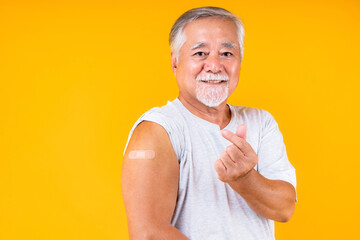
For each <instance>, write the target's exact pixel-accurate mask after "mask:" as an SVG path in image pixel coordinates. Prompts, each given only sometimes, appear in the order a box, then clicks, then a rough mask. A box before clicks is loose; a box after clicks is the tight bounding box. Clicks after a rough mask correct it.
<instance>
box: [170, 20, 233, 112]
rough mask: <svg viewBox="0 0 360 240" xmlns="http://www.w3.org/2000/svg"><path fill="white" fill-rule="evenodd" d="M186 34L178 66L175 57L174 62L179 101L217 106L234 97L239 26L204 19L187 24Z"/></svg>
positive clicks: (173, 55)
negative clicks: (237, 27)
mask: <svg viewBox="0 0 360 240" xmlns="http://www.w3.org/2000/svg"><path fill="white" fill-rule="evenodd" d="M184 34H185V37H186V41H185V43H184V45H183V46H182V48H181V50H180V53H179V58H178V59H179V62H177V59H176V55H175V54H174V53H172V59H171V60H172V66H173V71H174V74H175V77H176V80H177V83H178V86H179V89H180V95H179V97H180V98H183V99H185V100H186V101H188V102H190V103H196V102H197V103H198V102H201V103H202V104H204V105H206V106H208V107H215V106H218V105H220V104H221V103H222V102H224V101H225V100H226V99H227V98H228V97H229V96H230V95H231V94H232V93H233V91H234V90H235V88H236V86H237V84H238V80H239V73H240V46H239V42H238V36H237V29H236V26H235V24H234V23H233V22H232V21H229V20H225V19H221V18H211V17H210V18H202V19H198V20H195V21H193V22H190V23H188V24H187V25H186V26H185V28H184ZM174 66H176V68H174Z"/></svg>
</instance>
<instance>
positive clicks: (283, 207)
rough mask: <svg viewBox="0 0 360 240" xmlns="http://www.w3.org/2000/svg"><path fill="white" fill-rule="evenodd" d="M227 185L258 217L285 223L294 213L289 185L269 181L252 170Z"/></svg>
mask: <svg viewBox="0 0 360 240" xmlns="http://www.w3.org/2000/svg"><path fill="white" fill-rule="evenodd" d="M229 185H230V186H231V187H232V188H233V189H234V190H235V191H236V192H238V193H239V194H240V195H241V196H242V197H243V198H244V199H245V201H246V202H247V204H248V205H249V207H250V208H251V209H252V210H253V211H255V212H256V213H257V214H259V215H260V216H263V217H265V218H268V219H272V220H275V221H278V222H287V221H289V220H290V218H291V216H292V214H293V213H294V209H295V198H296V194H295V189H294V187H293V186H292V185H291V184H290V183H287V182H284V181H280V180H269V179H267V178H265V177H264V176H262V175H261V174H260V173H258V172H257V171H256V170H254V169H252V170H250V171H249V173H248V174H247V175H245V176H244V177H242V178H240V179H238V180H236V181H232V182H229Z"/></svg>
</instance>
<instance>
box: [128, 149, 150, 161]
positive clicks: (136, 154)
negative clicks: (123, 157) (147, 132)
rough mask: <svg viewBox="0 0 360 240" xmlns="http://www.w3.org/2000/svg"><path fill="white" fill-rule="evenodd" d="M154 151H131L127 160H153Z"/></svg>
mask: <svg viewBox="0 0 360 240" xmlns="http://www.w3.org/2000/svg"><path fill="white" fill-rule="evenodd" d="M154 158H155V151H154V150H133V151H131V152H130V153H129V159H154Z"/></svg>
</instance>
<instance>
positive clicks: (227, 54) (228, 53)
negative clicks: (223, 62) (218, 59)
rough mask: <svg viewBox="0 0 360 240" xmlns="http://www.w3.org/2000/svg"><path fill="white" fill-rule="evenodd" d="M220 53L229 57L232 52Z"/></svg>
mask: <svg viewBox="0 0 360 240" xmlns="http://www.w3.org/2000/svg"><path fill="white" fill-rule="evenodd" d="M222 55H223V56H225V57H230V56H232V55H233V54H232V53H231V52H224V53H223V54H222Z"/></svg>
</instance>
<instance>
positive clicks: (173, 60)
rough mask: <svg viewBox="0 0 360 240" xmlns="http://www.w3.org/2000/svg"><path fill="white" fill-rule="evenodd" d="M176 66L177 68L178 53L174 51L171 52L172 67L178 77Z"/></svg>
mask: <svg viewBox="0 0 360 240" xmlns="http://www.w3.org/2000/svg"><path fill="white" fill-rule="evenodd" d="M176 68H177V60H176V54H175V53H174V52H171V69H172V71H173V73H174V75H175V77H176Z"/></svg>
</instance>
